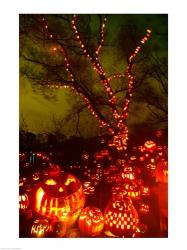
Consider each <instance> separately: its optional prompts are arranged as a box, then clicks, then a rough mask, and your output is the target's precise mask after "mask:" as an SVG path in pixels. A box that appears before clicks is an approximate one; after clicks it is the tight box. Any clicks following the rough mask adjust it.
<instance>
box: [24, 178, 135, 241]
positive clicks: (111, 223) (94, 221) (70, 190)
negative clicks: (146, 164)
mask: <svg viewBox="0 0 187 250" xmlns="http://www.w3.org/2000/svg"><path fill="white" fill-rule="evenodd" d="M112 192H113V197H112V199H111V201H110V202H109V204H108V206H107V207H106V209H105V212H104V215H103V214H102V212H101V211H100V209H99V208H96V207H93V206H88V207H86V208H84V205H85V194H84V191H83V188H82V185H81V183H80V181H79V180H78V179H77V178H76V177H75V176H73V175H72V174H67V173H64V174H61V175H59V176H53V177H47V178H45V179H44V180H42V181H41V182H40V183H38V184H37V185H36V187H35V190H34V193H33V198H32V201H33V204H32V209H33V210H34V211H35V212H36V213H37V214H38V216H39V217H40V219H36V220H35V221H34V223H33V225H32V228H31V235H32V237H45V236H46V234H48V233H50V232H51V231H52V230H54V225H55V230H57V228H56V227H57V226H58V227H60V229H59V231H60V236H62V237H63V236H65V235H66V233H67V231H68V229H70V228H72V227H73V225H75V223H76V222H78V225H79V229H80V232H81V233H82V234H83V235H85V236H93V237H95V236H98V235H100V234H101V233H102V232H103V229H104V230H105V232H109V233H110V234H111V235H113V236H118V237H132V235H133V234H134V233H135V232H137V230H138V225H139V218H138V213H137V211H136V209H135V207H134V206H133V203H132V200H131V198H130V197H129V196H128V192H127V191H125V189H124V190H118V188H117V189H115V188H114V189H113V191H112ZM28 205H29V200H28V196H26V195H20V210H21V211H25V210H26V209H27V207H28ZM57 231H58V230H57Z"/></svg>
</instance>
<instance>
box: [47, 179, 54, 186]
mask: <svg viewBox="0 0 187 250" xmlns="http://www.w3.org/2000/svg"><path fill="white" fill-rule="evenodd" d="M45 184H46V185H49V186H53V185H56V184H57V183H56V181H55V180H53V179H48V180H46V182H45Z"/></svg>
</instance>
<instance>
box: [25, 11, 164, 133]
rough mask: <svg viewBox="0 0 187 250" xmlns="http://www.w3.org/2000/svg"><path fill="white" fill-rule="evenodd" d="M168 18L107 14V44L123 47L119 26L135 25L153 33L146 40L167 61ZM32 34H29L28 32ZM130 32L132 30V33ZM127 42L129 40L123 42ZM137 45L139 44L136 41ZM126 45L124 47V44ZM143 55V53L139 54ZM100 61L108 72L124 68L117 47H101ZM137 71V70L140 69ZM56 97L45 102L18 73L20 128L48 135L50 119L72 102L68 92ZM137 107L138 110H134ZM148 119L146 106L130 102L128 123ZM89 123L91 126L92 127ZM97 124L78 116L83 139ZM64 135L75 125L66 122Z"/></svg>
mask: <svg viewBox="0 0 187 250" xmlns="http://www.w3.org/2000/svg"><path fill="white" fill-rule="evenodd" d="M167 21H168V20H167V15H161V14H158V15H157V14H154V15H148V14H146V15H125V14H124V15H109V16H108V21H107V24H106V40H105V42H106V44H107V45H108V44H112V45H116V44H117V46H118V45H119V43H120V44H123V41H122V42H120V41H119V39H118V36H119V34H120V33H121V32H123V29H122V27H123V26H125V25H128V24H131V23H134V24H135V25H136V26H137V27H138V29H139V30H141V31H142V34H144V31H145V30H146V29H147V28H150V29H151V30H152V37H151V39H150V41H149V43H150V44H151V45H150V47H151V48H152V49H153V50H154V53H155V54H156V55H157V56H158V57H160V58H166V61H167V29H168V23H167ZM97 25H98V23H97V22H95V23H94V22H93V23H92V28H93V29H95V27H97ZM31 32H32V31H31ZM132 33H133V31H132ZM22 39H23V38H22V36H20V44H21V43H22ZM125 41H128V37H126V38H125V39H124V44H125ZM137 42H138V41H137ZM124 46H125V45H124ZM29 48H30V45H29V43H28V41H27V43H25V44H24V46H20V50H21V53H22V52H23V53H24V51H28V50H29ZM141 53H142V54H143V53H144V50H142V51H141ZM100 58H101V61H102V62H103V65H104V68H105V69H106V72H107V73H111V72H113V70H115V71H122V70H123V69H124V65H126V61H125V60H126V58H125V56H123V54H119V53H118V52H117V47H115V46H112V47H109V46H106V47H105V46H103V48H102V53H101V57H100ZM20 66H21V67H22V66H24V67H27V64H26V62H23V59H22V57H21V56H20ZM139 70H140V69H139ZM149 81H150V84H152V85H154V88H155V91H156V92H157V91H158V93H159V87H158V84H157V82H155V81H154V80H153V79H152V80H151V79H150V80H149ZM54 94H55V98H53V99H48V98H46V97H45V96H44V95H43V94H41V93H40V91H37V87H35V89H33V88H32V81H31V80H28V79H27V77H26V76H25V75H24V74H23V73H20V126H23V120H24V126H25V125H26V129H27V130H28V131H30V132H33V133H36V134H37V133H42V132H48V131H49V132H50V131H52V130H53V122H52V117H53V116H55V117H56V118H57V119H58V118H59V119H63V118H64V117H66V115H68V114H69V112H71V109H72V107H73V105H74V104H75V102H74V97H73V95H72V94H71V93H69V91H68V90H64V89H63V90H57V91H55V93H54ZM137 107H138V108H137ZM148 118H149V111H148V110H147V109H146V105H145V104H144V103H140V102H138V101H137V102H132V103H131V113H130V114H129V118H128V122H129V124H138V123H141V122H146V120H147V119H148ZM93 119H94V118H93ZM91 124H93V125H92V126H91ZM96 124H97V123H96V122H95V121H93V120H92V119H90V115H88V112H87V111H85V112H83V114H82V116H81V123H80V128H81V130H82V131H84V136H91V135H93V134H96V133H97V132H98V131H97V128H96V126H95V125H96ZM63 133H65V134H67V135H72V134H73V133H74V122H68V128H67V127H66V126H64V128H63Z"/></svg>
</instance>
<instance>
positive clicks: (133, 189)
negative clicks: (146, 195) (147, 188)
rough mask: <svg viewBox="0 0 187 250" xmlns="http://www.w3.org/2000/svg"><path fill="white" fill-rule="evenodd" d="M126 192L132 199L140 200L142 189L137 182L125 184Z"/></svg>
mask: <svg viewBox="0 0 187 250" xmlns="http://www.w3.org/2000/svg"><path fill="white" fill-rule="evenodd" d="M124 187H125V190H126V191H127V195H128V196H130V197H131V198H139V197H140V189H139V187H138V185H137V184H136V183H135V182H131V183H125V184H124Z"/></svg>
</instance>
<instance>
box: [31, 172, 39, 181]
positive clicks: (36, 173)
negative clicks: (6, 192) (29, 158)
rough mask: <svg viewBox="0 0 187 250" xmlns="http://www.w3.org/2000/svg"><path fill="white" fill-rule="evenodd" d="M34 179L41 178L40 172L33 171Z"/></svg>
mask: <svg viewBox="0 0 187 250" xmlns="http://www.w3.org/2000/svg"><path fill="white" fill-rule="evenodd" d="M32 179H33V181H38V180H39V179H40V173H38V172H35V173H33V175H32Z"/></svg>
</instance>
